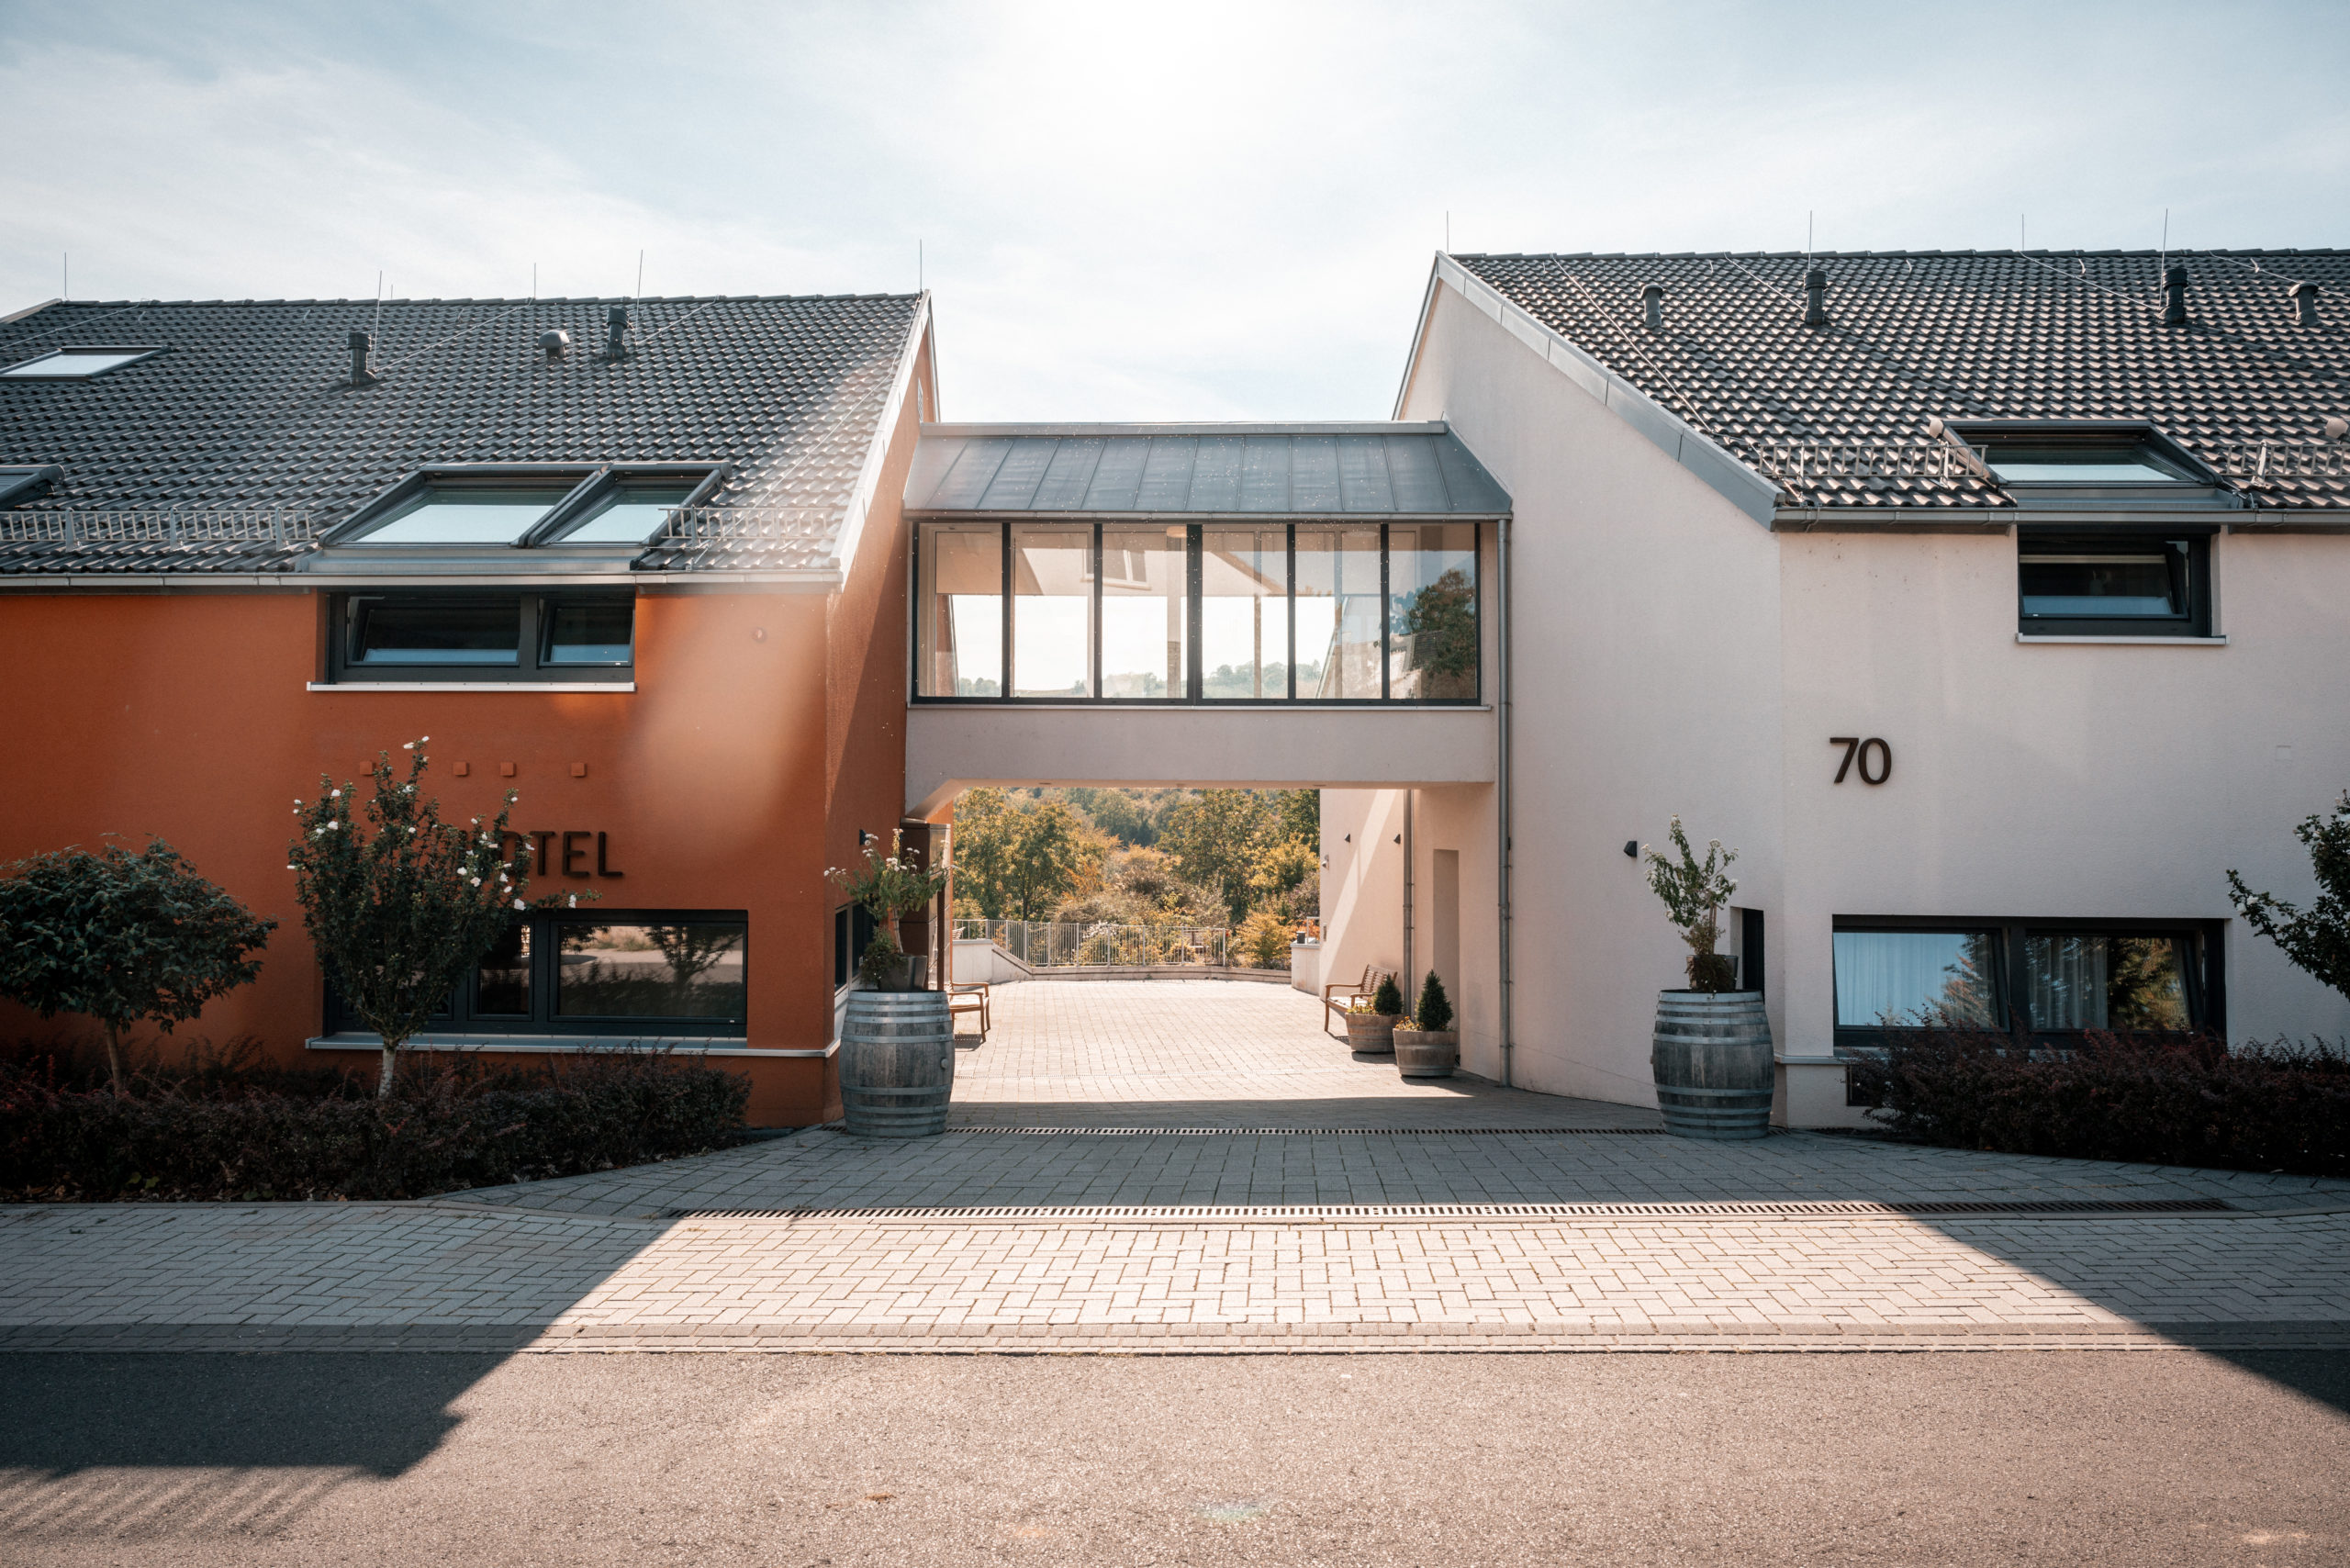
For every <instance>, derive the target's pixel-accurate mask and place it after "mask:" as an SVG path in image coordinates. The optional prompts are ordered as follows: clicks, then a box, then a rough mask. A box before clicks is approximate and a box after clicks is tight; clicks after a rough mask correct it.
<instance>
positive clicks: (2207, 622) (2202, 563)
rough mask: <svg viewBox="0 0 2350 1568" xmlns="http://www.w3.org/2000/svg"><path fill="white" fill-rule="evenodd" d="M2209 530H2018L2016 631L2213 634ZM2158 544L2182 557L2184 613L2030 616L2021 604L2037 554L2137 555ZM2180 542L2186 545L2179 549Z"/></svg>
mask: <svg viewBox="0 0 2350 1568" xmlns="http://www.w3.org/2000/svg"><path fill="white" fill-rule="evenodd" d="M2214 532H2217V531H2216V529H2214V528H2210V527H2205V528H2177V527H2170V528H2130V529H2106V530H2101V531H2098V532H2085V531H2082V530H2078V529H2066V528H2020V529H2018V530H2017V531H2016V631H2017V634H2018V635H2020V636H2025V637H2129V638H2136V637H2182V638H2198V637H2203V638H2208V637H2210V635H2211V536H2212V534H2213V533H2214ZM2154 546H2159V547H2160V548H2161V549H2162V550H2163V551H2164V552H2165V554H2180V555H2183V557H2184V566H2183V569H2184V570H2185V571H2186V573H2187V595H2186V598H2187V612H2186V613H2185V614H2183V615H2097V616H2072V615H2065V616H2057V615H2027V614H2025V613H2024V608H2023V567H2024V562H2025V561H2026V560H2027V559H2029V558H2030V557H2031V556H2033V555H2053V554H2082V555H2096V554H2114V555H2121V554H2143V553H2145V552H2146V551H2147V550H2148V549H2149V548H2150V547H2154ZM2180 546H2184V548H2183V549H2180V548H2179V547H2180Z"/></svg>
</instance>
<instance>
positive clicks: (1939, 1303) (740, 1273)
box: [0, 982, 2350, 1351]
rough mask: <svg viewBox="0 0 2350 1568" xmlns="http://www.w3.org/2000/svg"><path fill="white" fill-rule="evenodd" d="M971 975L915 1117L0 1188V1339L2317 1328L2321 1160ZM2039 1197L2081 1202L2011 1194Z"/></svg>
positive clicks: (1391, 1339) (1291, 1013) (1156, 991)
mask: <svg viewBox="0 0 2350 1568" xmlns="http://www.w3.org/2000/svg"><path fill="white" fill-rule="evenodd" d="M997 1006H998V1009H999V1011H998V1014H997V1017H996V1019H995V1024H996V1027H995V1030H994V1032H993V1033H992V1035H991V1036H990V1042H989V1044H988V1045H987V1046H985V1047H981V1048H980V1049H979V1050H978V1051H976V1052H969V1053H963V1054H962V1055H961V1058H960V1059H961V1063H962V1066H961V1081H960V1083H959V1084H958V1089H957V1097H958V1101H960V1102H961V1103H962V1108H963V1114H964V1115H965V1116H966V1117H967V1118H968V1121H967V1124H966V1125H965V1126H962V1127H960V1128H958V1129H957V1130H952V1131H950V1132H948V1133H947V1134H946V1135H945V1136H944V1137H937V1138H931V1139H923V1140H913V1141H896V1140H889V1141H880V1140H866V1139H862V1138H856V1137H849V1136H848V1135H847V1134H845V1133H844V1132H841V1131H838V1130H836V1129H829V1128H827V1129H815V1130H811V1131H807V1132H802V1133H800V1134H797V1135H795V1136H792V1137H784V1138H778V1139H772V1140H767V1141H763V1142H759V1143H755V1144H750V1145H746V1146H744V1147H743V1148H736V1149H731V1150H727V1151H724V1152H722V1153H718V1154H712V1155H706V1156H701V1157H699V1158H695V1159H680V1160H675V1161H670V1162H666V1163H663V1164H657V1165H649V1166H639V1167H635V1168H632V1169H630V1170H617V1171H610V1172H605V1173H602V1174H599V1175H594V1176H582V1177H573V1178H567V1179H565V1180H561V1181H551V1182H531V1183H524V1184H520V1185H516V1186H509V1187H502V1188H494V1189H487V1190H483V1191H478V1192H474V1193H462V1194H453V1195H452V1196H450V1197H448V1198H442V1199H435V1200H430V1201H427V1202H424V1203H419V1204H277V1205H268V1204H263V1205H238V1204H175V1205H165V1204H154V1205H90V1206H75V1207H67V1206H50V1207H23V1208H15V1209H5V1210H0V1348H9V1349H18V1350H28V1349H46V1348H61V1347H62V1348H85V1349H86V1348H97V1347H112V1348H120V1349H187V1348H203V1349H260V1348H271V1347H277V1348H290V1347H300V1348H314V1349H315V1348H328V1349H387V1348H388V1349H413V1348H433V1349H466V1348H470V1349H487V1350H517V1349H537V1350H550V1349H555V1350H583V1349H584V1350H598V1349H673V1348H688V1349H707V1348H724V1349H764V1348H777V1349H791V1350H816V1349H845V1350H930V1351H935V1350H1007V1349H1008V1350H1141V1351H1152V1350H1187V1351H1202V1350H1267V1349H1271V1350H1281V1349H1288V1350H1317V1349H1318V1350H1328V1349H1345V1350H1363V1349H1370V1350H1417V1349H1475V1350H1532V1349H1624V1348H1630V1349H1653V1348H1656V1347H1658V1346H1660V1345H1663V1344H1678V1343H1682V1342H1684V1341H1691V1340H1694V1341H1695V1342H1720V1343H1733V1342H1734V1343H1736V1344H1737V1345H1739V1346H1740V1348H1770V1349H1784V1348H1798V1349H1801V1348H1820V1347H1829V1348H1853V1347H1860V1348H1878V1347H1886V1346H1894V1347H1898V1348H1916V1347H1918V1346H1920V1345H1926V1346H1940V1345H1963V1346H1965V1347H1968V1348H1983V1347H1996V1346H2006V1345H2043V1344H2060V1345H2097V1346H2128V1347H2144V1346H2157V1345H2164V1344H2172V1343H2180V1342H2195V1343H2204V1344H2210V1343H2214V1342H2224V1343H2226V1344H2250V1345H2267V1346H2276V1345H2296V1346H2308V1345H2334V1344H2343V1345H2350V1182H2319V1181H2313V1180H2310V1179H2304V1178H2287V1177H2280V1176H2266V1175H2261V1174H2257V1173H2248V1172H2229V1171H2208V1170H2177V1169H2165V1168H2159V1167H2153V1166H2129V1165H2112V1164H2100V1163H2098V1162H2094V1161H2087V1160H2057V1159H2028V1158H2020V1157H2010V1156H1999V1155H1985V1154H1976V1153H1971V1152H1968V1151H1965V1150H1958V1149H1940V1148H1914V1147H1908V1146H1902V1145H1892V1144H1886V1143H1883V1142H1879V1141H1874V1140H1869V1139H1859V1138H1852V1137H1833V1136H1829V1135H1819V1134H1791V1135H1782V1136H1778V1137H1771V1138H1768V1139H1764V1140H1762V1141H1759V1142H1753V1143H1745V1144H1716V1143H1704V1142H1694V1141H1689V1140H1684V1139H1681V1138H1674V1137H1665V1136H1661V1135H1659V1134H1657V1133H1656V1132H1655V1131H1654V1130H1653V1120H1654V1119H1653V1117H1652V1116H1651V1115H1649V1114H1647V1113H1642V1112H1636V1111H1628V1110H1626V1109H1625V1108H1623V1107H1617V1106H1595V1105H1593V1104H1592V1103H1588V1102H1576V1101H1567V1100H1556V1099H1550V1098H1548V1097H1545V1096H1540V1095H1533V1094H1524V1093H1513V1092H1508V1091H1503V1090H1498V1089H1494V1088H1492V1087H1491V1086H1486V1085H1477V1084H1473V1083H1472V1084H1467V1085H1461V1086H1455V1087H1453V1088H1449V1089H1447V1088H1442V1087H1438V1088H1437V1089H1435V1090H1432V1091H1423V1090H1421V1089H1418V1088H1407V1086H1405V1085H1404V1084H1403V1083H1402V1081H1401V1080H1400V1079H1398V1078H1397V1077H1396V1075H1395V1073H1394V1070H1393V1067H1392V1066H1388V1065H1385V1064H1372V1063H1365V1062H1360V1061H1357V1060H1355V1059H1354V1058H1351V1057H1349V1056H1348V1055H1347V1054H1346V1053H1345V1052H1344V1051H1343V1049H1342V1048H1341V1047H1339V1046H1338V1045H1337V1042H1335V1041H1317V1039H1316V1037H1315V1036H1313V1035H1311V1034H1310V1033H1306V1032H1304V1031H1302V1030H1300V1029H1299V1028H1298V1027H1297V1025H1299V1024H1300V1022H1301V1021H1302V1022H1303V1024H1304V1025H1305V1026H1306V1029H1308V1030H1310V1027H1311V1025H1312V1022H1313V1018H1314V1003H1313V1001H1312V999H1310V998H1306V997H1304V996H1301V995H1299V994H1298V993H1295V992H1290V991H1280V990H1276V989H1275V988H1271V987H1257V986H1250V985H1243V984H1237V983H1225V984H1215V983H1206V982H1193V983H1190V984H1180V985H1179V984H1169V983H1166V982H1146V983H1137V984H1127V985H1118V984H1108V983H1073V984H1072V983H1059V984H1025V985H1022V986H1017V987H1011V988H1007V989H1006V991H1004V992H1002V994H1001V996H1000V997H999V1000H998V1002H997ZM1301 1009H1302V1010H1301ZM1210 1095H1217V1096H1222V1098H1211V1097H1208V1096H1210ZM966 1096H968V1098H966ZM1120 1127H1128V1128H1139V1129H1142V1130H1134V1131H1123V1132H1122V1131H1115V1130H1112V1129H1115V1128H1120ZM1279 1127H1288V1128H1295V1129H1303V1130H1293V1131H1288V1132H1281V1131H1270V1130H1265V1129H1269V1128H1279ZM1335 1127H1348V1128H1355V1129H1360V1130H1352V1131H1337V1130H1328V1129H1331V1128H1335ZM1024 1128H1025V1129H1035V1128H1042V1129H1044V1130H1021V1129H1024ZM1177 1128H1202V1129H1207V1130H1201V1131H1178V1130H1174V1129H1177ZM1315 1128H1322V1129H1324V1130H1318V1131H1317V1130H1312V1129H1315ZM2215 1201H2216V1202H2217V1203H2218V1204H2224V1205H2225V1208H2224V1210H2222V1211H2221V1212H2208V1213H2169V1214H2155V1213H2143V1212H2141V1213H2134V1214H2132V1213H2124V1212H2117V1211H2115V1210H2114V1209H2113V1207H2112V1206H2113V1205H2116V1204H2172V1205H2177V1204H2195V1203H2199V1202H2200V1203H2207V1204H2209V1203H2213V1202H2215ZM2064 1204H2069V1205H2071V1206H2073V1207H2074V1208H2076V1209H2078V1208H2079V1207H2080V1206H2081V1205H2083V1204H2088V1205H2091V1206H2093V1207H2101V1208H2105V1209H2106V1210H2107V1211H2108V1212H2105V1213H2100V1214H2094V1215H2082V1214H2075V1215H2070V1216H2059V1215H2050V1214H2048V1213H2044V1212H2043V1213H2042V1214H2038V1215H2031V1214H2027V1213H2022V1212H2016V1210H2017V1205H2026V1206H2030V1205H2040V1206H2041V1207H2042V1209H2043V1210H2045V1209H2047V1208H2049V1207H2050V1206H2052V1205H2064ZM1896 1205H1909V1208H1908V1210H1906V1211H1905V1210H1904V1209H1902V1208H1899V1207H1897V1206H1896ZM1917 1205H1943V1206H1944V1212H1935V1213H1920V1212H1917ZM1951 1205H1959V1206H1960V1207H1961V1208H1962V1209H1971V1210H1973V1211H1974V1212H1960V1210H1959V1209H1953V1208H1951V1207H1950V1206H1951ZM1997 1208H2006V1209H2008V1210H2009V1211H2010V1212H2007V1213H1996V1212H1985V1211H1986V1210H1990V1209H1997ZM691 1211H728V1212H722V1213H715V1214H712V1213H695V1212H691ZM2215 1334H2216V1335H2219V1336H2221V1340H2220V1341H2214V1339H2213V1338H2212V1337H2213V1336H2214V1335H2215Z"/></svg>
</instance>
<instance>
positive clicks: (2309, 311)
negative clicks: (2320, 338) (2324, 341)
mask: <svg viewBox="0 0 2350 1568" xmlns="http://www.w3.org/2000/svg"><path fill="white" fill-rule="evenodd" d="M2322 292H2323V290H2322V289H2320V288H2319V287H2318V286H2317V285H2315V284H2313V283H2297V284H2295V285H2294V286H2292V287H2290V288H2288V289H2287V290H2286V291H2285V297H2287V298H2288V299H2290V300H2291V301H2292V302H2293V320H2294V321H2295V322H2296V323H2297V324H2298V325H2300V326H2303V327H2314V326H2316V325H2317V324H2318V323H2317V297H2318V296H2319V295H2320V294H2321V293H2322Z"/></svg>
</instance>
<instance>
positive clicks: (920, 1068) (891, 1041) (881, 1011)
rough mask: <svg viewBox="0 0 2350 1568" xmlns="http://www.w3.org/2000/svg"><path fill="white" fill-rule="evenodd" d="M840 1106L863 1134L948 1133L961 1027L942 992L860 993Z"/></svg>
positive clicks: (855, 997) (849, 1027)
mask: <svg viewBox="0 0 2350 1568" xmlns="http://www.w3.org/2000/svg"><path fill="white" fill-rule="evenodd" d="M840 1070H841V1108H842V1110H843V1111H844V1112H845V1114H846V1115H847V1118H848V1130H849V1131H850V1132H853V1133H856V1135H858V1136H859V1137H932V1136H933V1135H934V1134H937V1133H943V1132H945V1131H946V1105H947V1101H948V1100H949V1098H950V1097H951V1096H952V1095H953V1094H954V1092H955V1022H954V1019H953V1017H952V1016H951V1015H950V1014H948V1013H947V1011H946V992H945V991H851V992H850V993H849V998H848V1022H847V1023H846V1024H845V1025H843V1026H842V1028H841V1048H840Z"/></svg>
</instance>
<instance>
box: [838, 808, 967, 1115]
mask: <svg viewBox="0 0 2350 1568" xmlns="http://www.w3.org/2000/svg"><path fill="white" fill-rule="evenodd" d="M897 851H898V846H897V844H896V843H895V842H892V843H891V845H890V854H888V855H886V856H884V855H877V854H875V853H874V852H873V851H872V850H870V849H868V850H867V851H866V852H865V865H864V866H863V867H861V868H857V869H856V870H853V871H834V872H831V873H829V875H830V876H831V877H832V879H833V880H834V881H836V882H838V883H839V884H840V885H841V886H842V887H844V888H845V889H847V890H848V891H849V894H850V896H851V897H853V898H855V899H856V901H857V902H859V903H861V904H863V905H864V906H865V907H866V908H867V909H868V910H871V911H872V912H873V913H874V915H875V917H876V918H877V919H878V920H879V921H881V922H882V926H881V929H880V930H878V931H876V932H875V933H874V934H873V939H872V941H870V942H869V943H867V945H866V949H865V954H864V957H863V958H861V959H860V960H859V961H858V964H857V974H858V977H859V978H860V979H862V980H864V981H865V988H864V989H862V990H857V991H850V992H849V996H848V1017H847V1018H846V1020H845V1022H844V1024H843V1025H842V1028H841V1045H840V1050H839V1052H838V1054H837V1057H836V1060H837V1062H838V1068H839V1072H840V1085H841V1111H842V1116H843V1118H844V1120H845V1122H846V1123H847V1125H848V1130H849V1131H850V1132H852V1133H856V1134H857V1135H859V1136H860V1137H932V1136H934V1135H935V1134H938V1133H942V1132H945V1131H946V1112H947V1105H948V1102H949V1101H950V1100H951V1099H952V1098H953V1096H954V1092H955V1020H954V1016H953V1014H950V1013H949V1012H948V1011H947V999H946V992H945V991H928V990H924V989H923V985H922V978H923V977H922V976H921V974H920V973H919V972H918V971H917V969H915V960H913V959H912V958H909V957H908V956H907V955H906V953H905V951H904V950H903V948H902V947H901V946H900V944H899V939H898V919H899V917H900V916H901V915H906V914H912V913H914V912H915V911H916V910H919V909H921V908H922V907H923V905H924V904H926V903H928V902H930V901H931V900H932V899H934V898H935V897H937V896H938V893H939V891H940V890H942V889H943V888H944V887H945V886H946V868H945V867H944V866H934V867H930V868H923V867H917V866H912V865H909V864H907V862H906V861H905V859H904V858H903V857H901V856H900V855H899V854H898V852H897Z"/></svg>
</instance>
